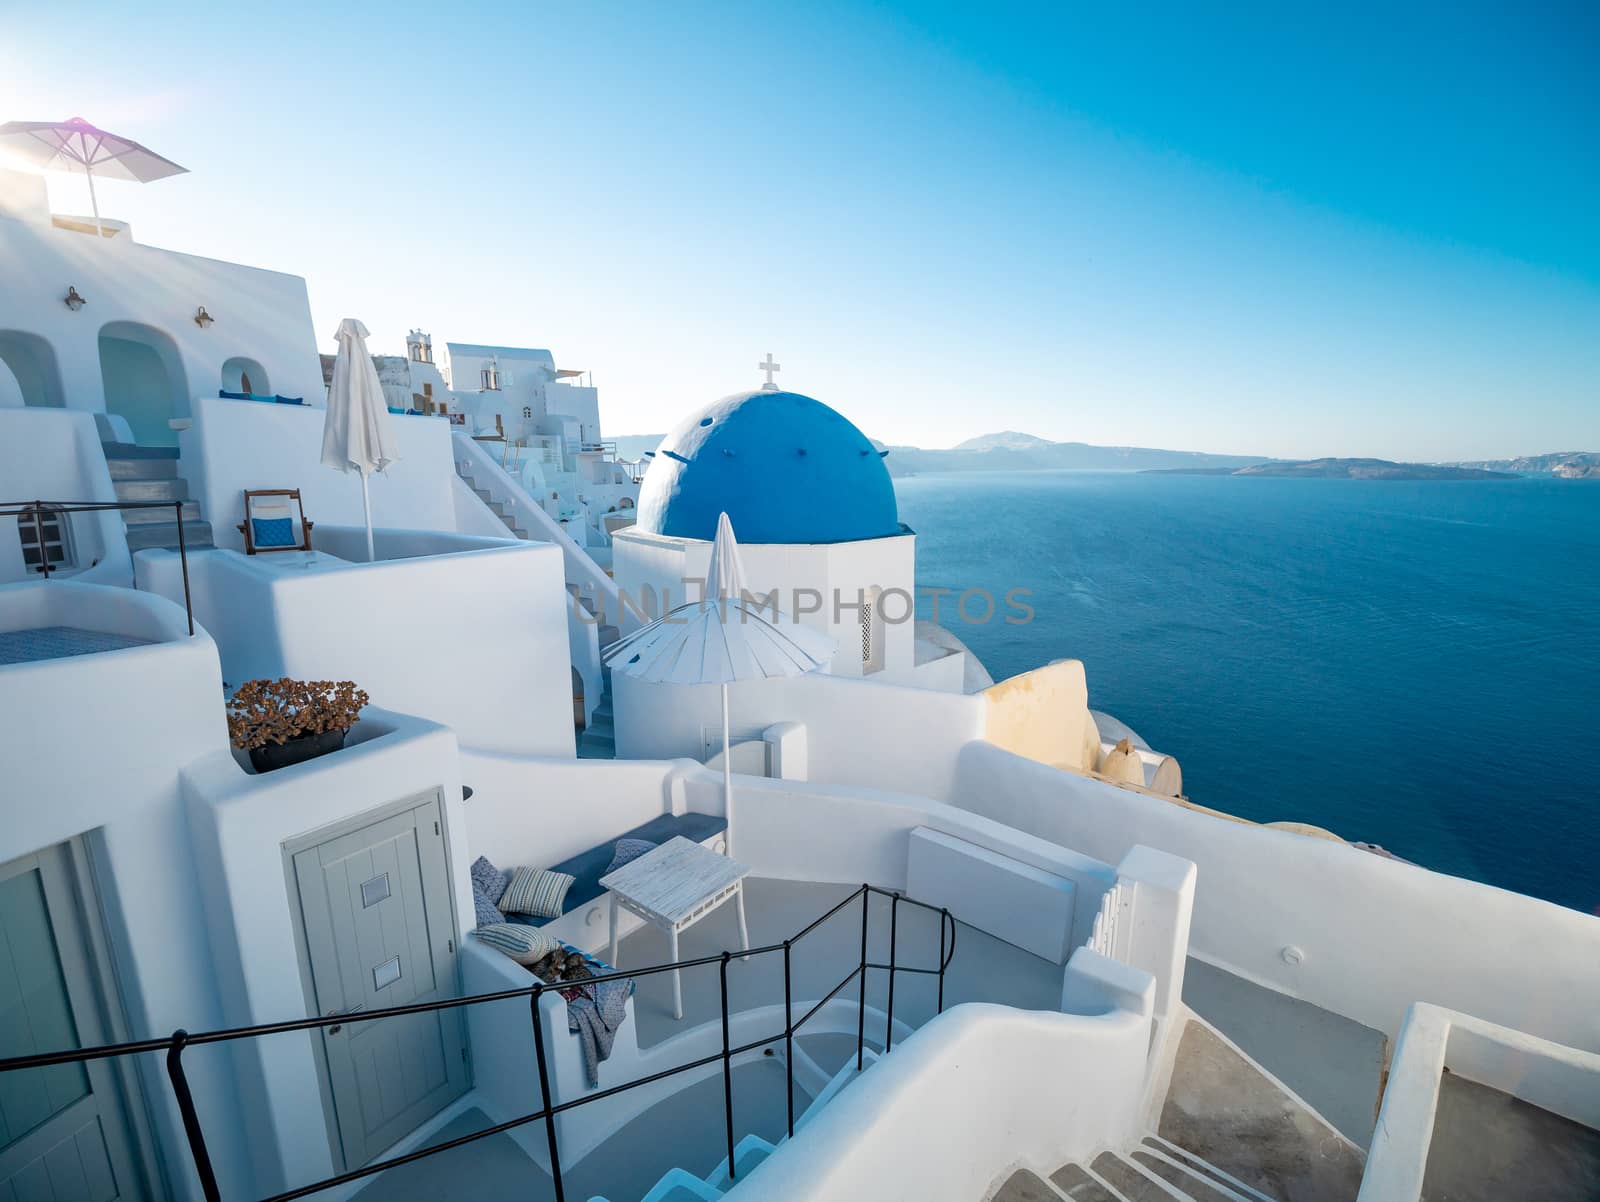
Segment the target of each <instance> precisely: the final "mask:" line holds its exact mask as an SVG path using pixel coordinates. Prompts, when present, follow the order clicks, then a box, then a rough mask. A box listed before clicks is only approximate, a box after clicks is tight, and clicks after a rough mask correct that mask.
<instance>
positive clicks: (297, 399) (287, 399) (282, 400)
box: [272, 394, 306, 405]
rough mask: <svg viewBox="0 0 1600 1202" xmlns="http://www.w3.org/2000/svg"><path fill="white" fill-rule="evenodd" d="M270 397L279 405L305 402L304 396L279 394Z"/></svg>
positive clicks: (302, 403)
mask: <svg viewBox="0 0 1600 1202" xmlns="http://www.w3.org/2000/svg"><path fill="white" fill-rule="evenodd" d="M272 399H273V400H275V401H277V402H278V404H280V405H304V404H305V403H306V398H305V397H303V396H283V395H282V394H279V395H277V396H274V397H273V398H272Z"/></svg>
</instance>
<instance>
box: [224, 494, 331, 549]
mask: <svg viewBox="0 0 1600 1202" xmlns="http://www.w3.org/2000/svg"><path fill="white" fill-rule="evenodd" d="M296 521H298V522H299V524H300V525H299V532H298V534H297V533H296V528H295V523H296ZM313 524H314V523H312V522H311V521H309V520H307V518H306V509H305V506H304V505H303V504H302V503H301V501H300V490H299V489H298V488H254V489H249V488H247V489H245V493H244V521H242V522H240V523H239V527H238V529H239V533H240V534H242V535H244V553H245V554H246V555H256V554H261V553H265V552H267V551H309V550H311V527H312V525H313Z"/></svg>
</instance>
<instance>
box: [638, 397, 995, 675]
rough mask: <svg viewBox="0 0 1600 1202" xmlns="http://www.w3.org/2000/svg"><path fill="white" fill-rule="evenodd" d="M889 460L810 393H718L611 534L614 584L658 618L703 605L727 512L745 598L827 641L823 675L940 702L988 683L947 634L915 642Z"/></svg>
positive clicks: (905, 548) (655, 462)
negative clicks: (909, 690) (764, 602)
mask: <svg viewBox="0 0 1600 1202" xmlns="http://www.w3.org/2000/svg"><path fill="white" fill-rule="evenodd" d="M884 454H885V452H881V451H879V450H878V449H877V448H876V447H875V446H873V444H872V443H871V441H869V440H868V438H867V437H866V435H864V434H863V433H862V432H861V431H860V430H859V429H857V428H856V426H855V425H854V424H852V423H851V422H850V421H849V419H847V418H845V417H844V416H843V415H842V414H840V413H838V412H837V411H836V410H834V409H831V408H829V407H828V406H827V405H825V404H823V403H822V402H821V401H818V400H815V399H813V398H811V397H808V396H803V395H801V394H799V393H794V392H782V391H776V390H767V389H763V390H759V391H755V392H742V393H735V394H734V395H732V396H728V397H724V398H723V399H722V400H719V401H717V402H715V403H714V404H712V405H710V406H708V407H707V408H705V409H703V410H700V411H698V412H695V413H692V414H690V415H689V416H688V417H686V418H685V419H684V420H683V421H682V422H680V423H679V424H678V425H677V427H675V428H674V429H673V430H672V432H671V433H669V434H668V435H667V436H666V437H665V438H663V439H662V441H661V445H660V447H659V449H658V450H657V451H656V453H655V456H654V458H653V459H652V461H651V465H650V468H649V470H648V471H647V472H646V473H645V477H644V481H643V484H642V485H641V488H640V493H639V517H638V521H637V523H636V524H635V525H633V526H630V527H627V528H626V529H624V530H621V531H618V532H617V533H616V534H615V536H614V538H613V549H612V550H613V554H612V569H613V572H614V575H615V577H616V581H617V585H618V587H619V589H620V590H621V591H622V594H623V595H624V597H626V598H627V599H629V600H630V601H631V602H633V603H634V604H635V605H637V606H639V607H640V608H642V609H646V610H647V611H648V612H650V613H651V614H652V616H653V615H655V614H659V613H662V612H665V610H666V609H668V608H670V607H671V606H672V605H676V604H681V603H683V602H685V601H693V600H696V599H698V598H699V597H700V596H701V591H700V588H701V585H700V582H701V581H703V580H704V579H705V576H706V570H707V568H708V567H709V565H710V559H711V544H712V540H713V538H714V537H715V535H716V526H717V518H718V515H719V514H721V513H727V515H728V517H729V520H730V521H731V522H732V524H733V532H734V535H735V537H736V538H737V539H738V541H739V547H740V551H741V553H742V554H741V557H742V559H743V562H744V566H745V571H746V575H747V587H748V589H749V591H750V592H751V593H753V594H755V595H756V596H757V597H761V598H769V597H770V598H772V600H773V601H774V602H775V603H776V605H777V607H778V609H779V610H780V611H781V612H783V613H784V614H786V615H790V616H793V617H795V618H797V619H798V620H800V621H802V622H804V623H806V624H807V625H810V626H814V627H816V628H818V629H821V630H824V631H826V632H827V633H828V634H829V635H830V636H832V637H833V639H834V640H835V642H836V643H837V650H836V652H835V654H834V657H833V660H832V662H831V663H830V664H829V665H828V671H829V672H830V673H831V674H833V675H836V676H867V677H873V678H876V679H878V680H881V681H883V682H884V683H890V684H900V685H911V686H917V687H923V688H931V689H937V690H940V691H946V692H961V691H963V688H964V687H965V682H967V681H968V680H969V679H972V678H974V676H975V675H976V676H977V677H978V678H979V683H980V684H986V683H988V678H987V675H986V674H982V673H981V668H980V669H979V670H978V673H977V674H973V673H972V672H971V671H970V668H969V664H968V660H969V658H970V656H971V653H970V652H968V651H966V650H965V648H964V647H963V646H962V645H961V643H960V642H959V640H957V639H955V638H954V636H951V635H948V634H942V635H940V634H936V633H935V631H934V630H930V629H929V624H923V634H924V635H925V636H927V637H925V638H923V639H920V640H919V638H918V631H917V626H918V623H917V621H916V614H915V608H916V535H915V533H913V532H912V531H911V530H910V529H909V528H908V527H907V526H905V525H904V524H903V523H902V522H901V521H900V519H899V513H898V509H897V506H896V502H895V494H894V485H893V482H892V481H891V480H890V478H889V472H888V469H887V468H886V467H885V466H884V463H883V455H884ZM774 594H775V596H774Z"/></svg>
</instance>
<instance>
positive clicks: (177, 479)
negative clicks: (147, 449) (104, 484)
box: [114, 459, 189, 501]
mask: <svg viewBox="0 0 1600 1202" xmlns="http://www.w3.org/2000/svg"><path fill="white" fill-rule="evenodd" d="M147 462H151V463H159V462H161V460H154V459H153V460H148V461H147ZM114 483H115V485H116V489H117V500H119V501H187V500H188V499H189V482H188V481H187V480H185V479H183V478H182V477H181V476H166V477H162V478H160V479H155V480H128V479H122V480H116V481H114Z"/></svg>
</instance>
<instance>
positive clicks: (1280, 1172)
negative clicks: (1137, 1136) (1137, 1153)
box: [1155, 1018, 1366, 1202]
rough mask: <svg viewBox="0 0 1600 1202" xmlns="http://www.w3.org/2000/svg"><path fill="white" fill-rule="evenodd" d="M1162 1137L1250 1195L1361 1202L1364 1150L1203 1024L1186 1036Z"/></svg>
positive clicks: (1159, 1131) (1160, 1125) (1192, 1023)
mask: <svg viewBox="0 0 1600 1202" xmlns="http://www.w3.org/2000/svg"><path fill="white" fill-rule="evenodd" d="M1155 1134H1156V1136H1158V1137H1159V1139H1160V1141H1161V1144H1162V1148H1161V1150H1162V1151H1166V1150H1167V1148H1168V1147H1172V1148H1175V1149H1177V1150H1178V1153H1181V1155H1182V1156H1186V1157H1188V1158H1189V1159H1191V1160H1193V1161H1197V1162H1199V1163H1200V1164H1201V1165H1202V1166H1203V1167H1204V1168H1205V1169H1208V1170H1209V1169H1215V1170H1218V1171H1220V1172H1221V1173H1223V1174H1225V1175H1226V1178H1227V1182H1225V1184H1227V1185H1228V1188H1235V1187H1234V1186H1233V1185H1232V1184H1231V1183H1232V1182H1238V1183H1241V1184H1242V1185H1243V1186H1244V1187H1247V1188H1246V1189H1243V1190H1239V1189H1236V1192H1242V1193H1245V1194H1246V1195H1247V1196H1252V1191H1253V1196H1254V1197H1257V1198H1260V1197H1265V1198H1269V1199H1282V1200H1283V1202H1354V1199H1355V1197H1356V1194H1357V1193H1359V1192H1360V1189H1361V1175H1362V1170H1363V1167H1364V1164H1365V1159H1366V1158H1365V1156H1364V1154H1363V1153H1362V1151H1361V1149H1360V1148H1358V1147H1356V1146H1355V1145H1354V1144H1353V1143H1351V1142H1350V1140H1349V1139H1348V1138H1346V1137H1345V1136H1344V1135H1342V1134H1340V1133H1339V1132H1338V1130H1336V1129H1335V1128H1334V1127H1333V1126H1332V1125H1331V1124H1329V1123H1328V1121H1327V1120H1326V1119H1325V1118H1323V1117H1322V1116H1321V1115H1320V1114H1318V1113H1317V1112H1316V1111H1314V1110H1312V1109H1311V1108H1310V1107H1309V1106H1308V1105H1307V1104H1306V1103H1305V1102H1304V1101H1303V1100H1302V1099H1300V1098H1298V1097H1296V1096H1295V1095H1293V1094H1292V1093H1290V1092H1289V1091H1288V1090H1287V1087H1285V1086H1284V1085H1283V1084H1282V1083H1281V1082H1279V1081H1278V1080H1277V1079H1276V1078H1274V1077H1272V1076H1271V1075H1270V1074H1268V1073H1267V1072H1266V1070H1265V1069H1263V1068H1262V1067H1261V1065H1260V1064H1258V1063H1256V1062H1255V1061H1254V1060H1251V1059H1250V1058H1249V1057H1248V1056H1247V1055H1246V1054H1245V1053H1243V1052H1242V1051H1240V1050H1239V1049H1238V1047H1237V1046H1235V1045H1234V1044H1232V1043H1231V1042H1229V1041H1228V1040H1227V1038H1226V1037H1224V1036H1223V1035H1222V1033H1221V1032H1219V1031H1217V1030H1216V1029H1215V1028H1214V1027H1212V1026H1211V1025H1210V1024H1208V1023H1206V1022H1205V1021H1204V1020H1202V1019H1200V1018H1190V1019H1189V1021H1188V1022H1187V1023H1186V1024H1185V1026H1184V1029H1183V1032H1182V1034H1181V1035H1180V1037H1179V1040H1178V1049H1177V1054H1176V1055H1175V1056H1174V1058H1173V1065H1172V1078H1171V1083H1170V1084H1169V1085H1168V1088H1167V1096H1166V1098H1165V1100H1164V1101H1163V1103H1162V1107H1161V1114H1160V1118H1159V1120H1158V1122H1157V1125H1156V1131H1155ZM1169 1154H1172V1155H1173V1156H1174V1159H1179V1155H1178V1154H1173V1153H1169ZM1191 1167H1192V1166H1191Z"/></svg>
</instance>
